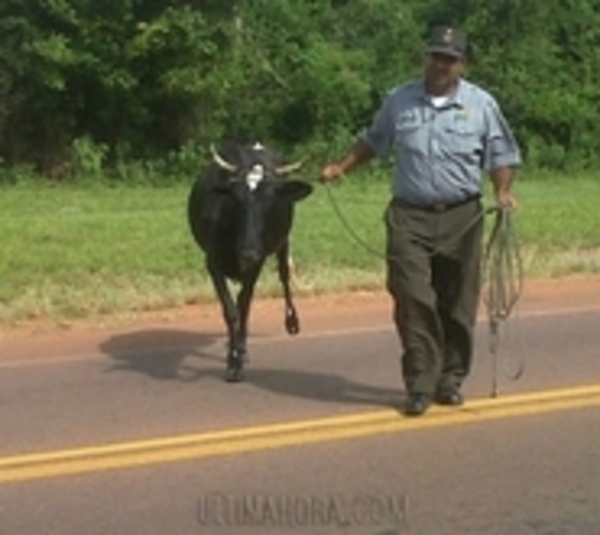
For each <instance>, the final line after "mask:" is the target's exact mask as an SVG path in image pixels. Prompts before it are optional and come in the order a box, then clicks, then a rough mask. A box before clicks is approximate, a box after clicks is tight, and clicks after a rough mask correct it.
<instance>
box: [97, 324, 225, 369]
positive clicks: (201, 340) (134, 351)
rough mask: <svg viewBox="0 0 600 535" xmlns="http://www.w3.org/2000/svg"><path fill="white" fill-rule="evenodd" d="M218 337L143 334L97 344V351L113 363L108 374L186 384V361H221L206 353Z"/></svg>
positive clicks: (171, 331)
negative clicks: (126, 373)
mask: <svg viewBox="0 0 600 535" xmlns="http://www.w3.org/2000/svg"><path fill="white" fill-rule="evenodd" d="M220 337H221V335H217V334H214V333H201V332H195V331H181V330H175V329H154V330H143V331H136V332H132V333H127V334H120V335H116V336H113V337H111V338H109V339H108V340H106V341H105V342H103V343H102V344H100V350H101V351H102V352H103V353H104V354H105V355H108V356H109V357H110V358H112V359H113V360H114V361H115V364H114V366H112V367H111V369H110V370H111V371H114V370H117V371H118V370H125V371H137V372H140V373H143V374H145V375H148V376H150V377H152V378H154V379H180V380H186V378H187V376H188V374H186V373H184V372H185V370H186V369H187V368H188V366H186V365H185V364H184V362H183V361H184V359H185V358H186V357H190V356H191V357H200V358H202V359H207V360H213V361H218V362H222V361H223V358H221V357H219V356H218V355H217V354H216V353H210V352H207V351H206V348H207V347H210V346H211V345H213V344H214V343H215V342H216V341H217V340H219V339H220ZM223 362H224V361H223ZM195 378H196V377H193V376H192V379H195ZM187 380H189V378H188V379H187Z"/></svg>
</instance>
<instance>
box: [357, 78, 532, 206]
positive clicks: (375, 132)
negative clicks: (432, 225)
mask: <svg viewBox="0 0 600 535" xmlns="http://www.w3.org/2000/svg"><path fill="white" fill-rule="evenodd" d="M362 139H363V141H364V142H365V143H366V144H367V145H368V146H369V147H370V148H371V149H372V150H373V151H374V152H375V153H376V154H377V155H378V156H383V155H385V154H388V153H389V152H390V151H391V150H393V151H394V153H395V156H396V171H395V177H394V181H393V184H392V194H393V196H394V197H396V198H399V199H402V200H404V201H406V202H408V203H411V204H415V205H431V204H435V203H452V202H459V201H462V200H464V199H465V198H468V197H470V196H473V195H477V194H479V193H481V175H482V170H484V171H491V170H493V169H496V168H499V167H507V166H511V167H512V166H517V165H520V163H521V156H520V153H519V148H518V146H517V143H516V141H515V139H514V137H513V134H512V132H511V130H510V127H509V126H508V123H507V122H506V119H505V118H504V116H503V115H502V112H501V110H500V108H499V106H498V104H497V102H496V100H495V99H494V97H492V96H491V95H490V94H489V93H488V92H486V91H484V90H483V89H481V88H480V87H478V86H476V85H474V84H472V83H470V82H468V81H466V80H463V79H461V80H460V81H459V84H458V87H457V90H456V91H455V92H454V94H453V95H451V96H450V97H449V98H448V100H447V101H446V102H445V103H444V104H443V105H441V106H439V107H436V106H435V105H434V103H433V101H432V99H431V97H430V96H429V95H427V93H426V91H425V86H424V82H423V81H422V80H420V81H414V82H409V83H407V84H404V85H401V86H398V87H396V88H395V89H393V90H392V91H391V92H390V93H389V94H388V96H387V98H386V99H385V100H384V101H383V103H382V105H381V108H380V109H379V111H378V112H377V114H376V115H375V117H374V119H373V122H372V124H371V126H370V127H369V128H368V129H367V131H366V132H365V134H364V136H363V137H362Z"/></svg>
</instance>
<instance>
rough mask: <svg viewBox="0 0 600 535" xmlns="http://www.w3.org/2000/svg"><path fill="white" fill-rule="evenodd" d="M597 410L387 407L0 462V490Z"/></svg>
mask: <svg viewBox="0 0 600 535" xmlns="http://www.w3.org/2000/svg"><path fill="white" fill-rule="evenodd" d="M598 405H600V386H585V387H577V388H570V389H563V390H553V391H544V392H537V393H528V394H520V395H513V396H506V397H500V398H489V399H480V400H474V401H471V402H469V403H467V404H465V405H464V406H463V407H460V408H458V409H457V408H443V407H437V406H436V407H432V408H431V409H430V411H429V412H428V413H427V414H426V415H424V416H422V417H419V418H406V417H404V416H402V415H401V414H400V413H399V412H398V411H395V410H393V409H385V410H377V411H371V412H364V413H358V414H351V415H346V416H336V417H326V418H319V419H313V420H302V421H297V422H287V423H280V424H272V425H263V426H256V427H246V428H239V429H231V430H224V431H216V432H210V433H198V434H191V435H184V436H177V437H165V438H159V439H151V440H141V441H135V442H122V443H114V444H106V445H100V446H92V447H86V448H78V449H66V450H60V451H50V452H43V453H35V454H27V455H14V456H9V457H2V458H0V484H3V483H12V482H17V481H27V480H34V479H41V478H49V477H58V476H66V475H73V474H82V473H87V472H100V471H103V470H109V469H118V468H130V467H135V466H144V465H152V464H160V463H168V462H175V461H184V460H191V459H203V458H207V457H216V456H223V455H232V454H241V453H248V452H253V451H259V450H268V449H274V448H282V447H285V446H297V445H305V444H314V443H319V442H328V441H333V440H342V439H349V438H356V437H361V436H368V435H377V434H382V433H399V432H403V431H409V430H412V429H425V428H431V427H443V426H450V425H460V424H473V423H481V422H487V421H491V420H498V419H501V418H510V417H519V416H531V415H536V414H543V413H547V412H554V411H562V410H569V409H578V408H586V407H594V406H598Z"/></svg>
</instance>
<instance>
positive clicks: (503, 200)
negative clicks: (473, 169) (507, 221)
mask: <svg viewBox="0 0 600 535" xmlns="http://www.w3.org/2000/svg"><path fill="white" fill-rule="evenodd" d="M490 174H491V177H492V182H493V184H494V195H495V197H496V202H497V203H498V204H499V205H501V206H506V207H507V208H512V209H515V208H516V207H517V200H516V199H515V197H514V196H513V194H512V192H511V186H512V183H513V180H514V176H515V170H514V168H513V167H498V168H497V169H493V170H492V171H491V172H490Z"/></svg>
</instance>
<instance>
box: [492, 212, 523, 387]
mask: <svg viewBox="0 0 600 535" xmlns="http://www.w3.org/2000/svg"><path fill="white" fill-rule="evenodd" d="M491 210H492V211H493V212H495V214H496V218H495V221H494V226H493V227H492V230H491V233H490V236H489V238H488V241H487V246H486V249H485V254H484V264H483V275H484V284H485V288H484V291H483V302H484V304H485V305H486V309H487V316H488V322H489V327H490V339H489V350H490V353H491V354H492V357H493V363H492V364H493V369H492V393H491V395H492V397H496V396H497V395H498V375H499V371H500V367H501V365H502V364H504V370H503V371H504V372H505V374H506V376H507V377H509V378H510V379H512V380H514V381H516V380H517V379H519V378H520V377H521V376H522V375H523V373H524V371H525V359H524V358H522V359H521V360H520V361H517V362H516V367H515V369H513V370H510V369H508V363H507V361H505V360H504V361H501V359H500V358H499V357H498V351H499V345H500V325H501V323H502V322H504V321H506V320H507V319H508V318H509V317H510V315H511V314H512V312H513V310H514V308H515V306H516V304H517V302H518V301H519V298H520V296H521V293H522V291H523V278H524V277H523V262H522V259H521V252H520V245H519V240H518V237H517V232H516V228H515V224H514V221H513V217H514V214H513V210H511V209H510V208H508V207H505V206H495V207H493V208H492V209H491Z"/></svg>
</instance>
